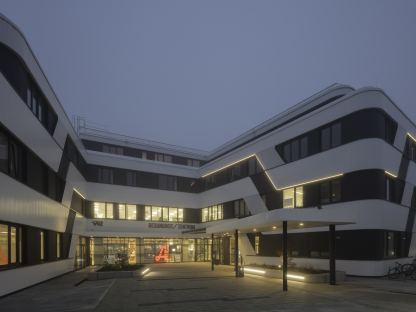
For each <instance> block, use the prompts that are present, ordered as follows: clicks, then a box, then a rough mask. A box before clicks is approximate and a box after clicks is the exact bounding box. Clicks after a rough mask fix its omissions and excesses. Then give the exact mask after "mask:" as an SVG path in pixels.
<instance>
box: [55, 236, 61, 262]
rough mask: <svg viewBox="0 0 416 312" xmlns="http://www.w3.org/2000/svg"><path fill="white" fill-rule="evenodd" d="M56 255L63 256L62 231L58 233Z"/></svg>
mask: <svg viewBox="0 0 416 312" xmlns="http://www.w3.org/2000/svg"><path fill="white" fill-rule="evenodd" d="M56 257H57V258H58V259H59V258H60V257H61V233H56Z"/></svg>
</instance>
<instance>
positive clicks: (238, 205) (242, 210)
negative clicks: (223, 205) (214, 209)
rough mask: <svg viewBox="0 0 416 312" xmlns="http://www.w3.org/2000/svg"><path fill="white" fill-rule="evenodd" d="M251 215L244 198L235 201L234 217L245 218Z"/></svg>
mask: <svg viewBox="0 0 416 312" xmlns="http://www.w3.org/2000/svg"><path fill="white" fill-rule="evenodd" d="M249 215H250V211H249V210H248V208H247V205H246V202H245V201H244V199H240V200H236V201H234V217H235V218H244V217H248V216H249Z"/></svg>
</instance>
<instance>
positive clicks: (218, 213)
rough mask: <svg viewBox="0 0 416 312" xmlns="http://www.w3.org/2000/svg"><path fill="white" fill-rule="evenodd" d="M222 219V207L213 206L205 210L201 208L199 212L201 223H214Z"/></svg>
mask: <svg viewBox="0 0 416 312" xmlns="http://www.w3.org/2000/svg"><path fill="white" fill-rule="evenodd" d="M223 218H224V215H223V205H222V204H220V205H213V206H210V207H207V208H203V209H202V210H201V221H202V222H209V221H216V220H222V219H223Z"/></svg>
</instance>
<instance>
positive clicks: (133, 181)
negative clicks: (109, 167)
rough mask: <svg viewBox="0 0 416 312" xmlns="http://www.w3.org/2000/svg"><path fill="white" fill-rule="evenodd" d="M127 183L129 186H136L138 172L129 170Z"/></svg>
mask: <svg viewBox="0 0 416 312" xmlns="http://www.w3.org/2000/svg"><path fill="white" fill-rule="evenodd" d="M126 184H127V185H128V186H136V185H137V183H136V172H134V171H127V172H126Z"/></svg>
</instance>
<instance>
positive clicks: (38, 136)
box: [0, 73, 62, 171]
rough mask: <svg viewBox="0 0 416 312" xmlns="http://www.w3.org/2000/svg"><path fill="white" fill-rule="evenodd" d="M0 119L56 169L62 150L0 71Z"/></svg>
mask: <svg viewBox="0 0 416 312" xmlns="http://www.w3.org/2000/svg"><path fill="white" fill-rule="evenodd" d="M0 96H1V101H0V111H1V114H0V121H1V123H2V124H3V125H5V126H6V128H8V129H9V130H10V131H11V132H12V133H13V134H14V135H15V136H17V137H18V138H19V139H20V140H21V141H22V142H23V143H24V144H25V145H26V146H27V147H29V148H30V149H31V150H32V151H34V152H35V153H36V155H38V156H39V157H40V158H41V159H42V160H43V161H45V162H46V163H47V164H48V165H49V167H51V168H52V169H53V170H55V171H57V170H58V168H59V163H60V160H61V155H62V150H61V149H60V147H59V146H58V145H57V144H56V142H55V141H54V140H53V139H52V137H51V136H50V134H49V133H48V131H46V129H45V128H44V127H43V126H42V124H41V123H40V122H39V120H37V118H36V117H35V116H34V115H33V113H32V112H31V111H30V110H29V108H28V107H27V106H26V104H25V103H24V102H23V101H22V100H21V99H20V97H19V96H18V95H17V93H16V92H15V91H14V90H13V88H12V87H11V86H10V85H9V83H8V82H7V80H6V79H5V78H4V76H3V75H2V74H1V73H0Z"/></svg>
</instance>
